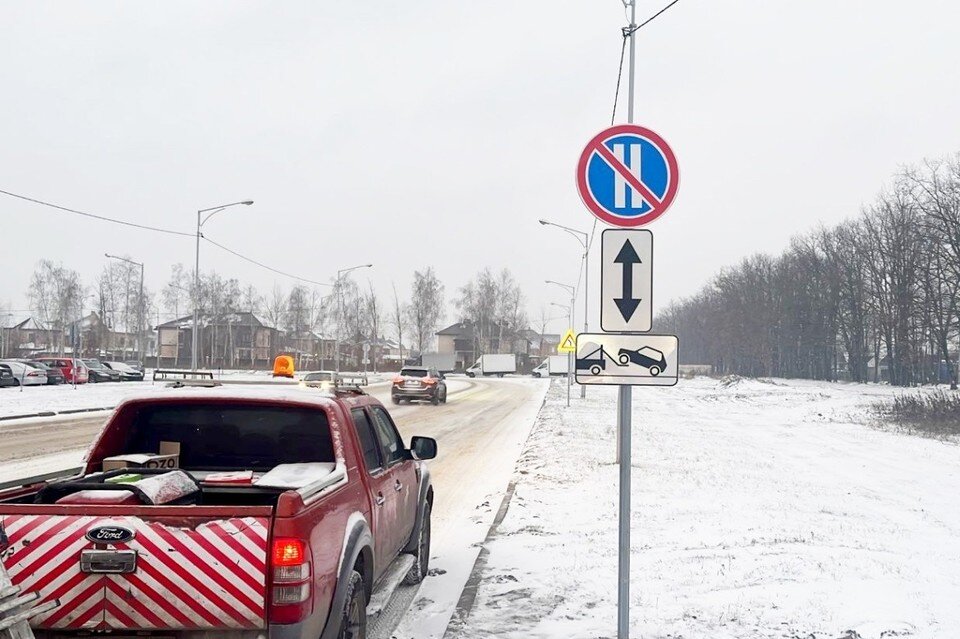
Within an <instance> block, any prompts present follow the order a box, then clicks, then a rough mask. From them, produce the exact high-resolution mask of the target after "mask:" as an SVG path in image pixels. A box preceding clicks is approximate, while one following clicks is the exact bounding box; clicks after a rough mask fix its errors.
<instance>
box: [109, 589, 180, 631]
mask: <svg viewBox="0 0 960 639" xmlns="http://www.w3.org/2000/svg"><path fill="white" fill-rule="evenodd" d="M131 585H132V582H131ZM107 588H108V589H109V590H110V592H112V593H113V594H114V595H116V596H117V597H120V598H121V599H122V600H123V601H124V602H125V603H126V604H127V605H128V606H130V607H131V608H132V609H133V610H135V611H136V613H137V614H138V615H140V616H141V617H143V618H144V619H146V620H147V622H148V623H150V624H151V627H153V628H166V627H168V626H169V625H170V623H169V622H168V621H167V620H166V619H164V618H163V617H161V616H160V615H158V614H157V613H155V612H154V611H153V610H151V609H150V607H149V606H147V604H146V603H144V602H143V601H141V600H140V598H139V597H135V596H131V594H132V593H128V592H127V591H126V590H124V589H123V586H121V585H120V584H118V583H117V582H115V581H113V580H112V579H108V580H107ZM136 588H137V589H138V590H140V587H139V586H136ZM141 592H143V591H142V590H141ZM144 598H147V595H146V594H144ZM148 602H149V603H150V604H152V605H153V606H155V607H157V608H164V610H166V606H162V605H160V604H159V603H158V602H155V601H153V600H152V599H148ZM164 602H166V600H164ZM173 618H174V619H176V618H177V617H176V616H175V615H174V616H173ZM190 627H193V623H192V622H191V623H190Z"/></svg>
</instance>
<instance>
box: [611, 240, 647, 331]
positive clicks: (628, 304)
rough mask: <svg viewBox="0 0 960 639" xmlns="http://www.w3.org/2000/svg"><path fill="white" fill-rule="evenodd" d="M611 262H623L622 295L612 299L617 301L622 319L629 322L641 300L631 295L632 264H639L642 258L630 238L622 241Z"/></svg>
mask: <svg viewBox="0 0 960 639" xmlns="http://www.w3.org/2000/svg"><path fill="white" fill-rule="evenodd" d="M613 262H614V264H623V297H621V298H615V299H614V300H613V301H614V302H616V303H617V308H619V309H620V314H621V315H623V320H624V321H625V322H629V321H630V318H631V317H633V314H634V312H635V311H636V310H637V307H638V306H640V302H641V301H642V300H640V299H636V298H634V297H633V265H634V264H641V263H642V260H641V259H640V256H639V255H637V252H636V250H634V248H633V244H631V243H630V240H627V241H626V242H624V243H623V247H621V249H620V252H619V253H617V257H616V258H614V260H613Z"/></svg>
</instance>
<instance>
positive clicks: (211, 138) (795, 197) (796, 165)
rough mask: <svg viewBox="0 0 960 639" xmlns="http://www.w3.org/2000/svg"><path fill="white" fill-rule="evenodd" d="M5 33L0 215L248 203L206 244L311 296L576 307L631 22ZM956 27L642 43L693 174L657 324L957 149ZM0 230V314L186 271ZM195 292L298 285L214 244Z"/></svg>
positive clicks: (197, 7) (606, 4) (215, 227)
mask: <svg viewBox="0 0 960 639" xmlns="http://www.w3.org/2000/svg"><path fill="white" fill-rule="evenodd" d="M664 4H666V0H658V1H657V2H653V1H652V0H640V1H639V4H638V7H639V8H638V15H640V16H647V15H650V14H652V13H654V12H655V11H657V10H658V9H659V8H660V7H662V6H663V5H664ZM0 10H2V14H3V20H2V24H0V84H2V96H3V97H2V99H0V130H2V131H3V136H2V144H0V189H4V190H8V191H14V192H18V193H23V194H26V195H29V196H32V197H36V198H40V199H45V200H50V201H53V202H56V203H59V204H62V205H65V206H70V207H74V208H79V209H83V210H87V211H90V212H94V213H99V214H102V215H108V216H115V217H120V218H124V219H128V220H131V221H135V222H139V223H144V224H155V225H159V226H164V227H170V228H175V229H179V230H183V231H187V232H190V231H192V230H193V225H194V224H195V219H196V218H195V211H196V210H197V209H198V208H204V207H208V206H213V205H216V204H220V203H223V202H232V201H236V200H242V199H247V198H250V199H254V200H256V204H255V205H254V206H252V207H237V208H234V209H231V210H230V211H229V212H224V213H222V214H220V215H219V216H217V218H215V219H214V220H213V221H212V222H211V223H210V225H209V226H208V227H207V228H206V229H205V231H206V232H207V234H208V235H209V236H210V237H211V238H213V239H216V240H217V241H219V242H221V243H223V244H225V245H228V246H230V247H231V248H234V249H235V250H238V251H240V252H243V253H245V254H248V255H250V256H251V257H254V258H255V259H259V260H261V261H264V262H267V263H269V264H271V265H274V266H276V267H278V268H281V269H283V270H286V271H291V272H294V273H298V274H302V275H303V276H305V277H309V278H312V279H318V280H328V279H329V278H330V277H331V276H332V275H333V273H334V272H335V271H336V270H337V269H338V268H343V267H345V266H352V265H354V264H357V263H361V262H373V263H374V264H375V268H374V269H373V270H372V271H370V272H368V273H364V274H363V275H362V276H361V278H360V281H361V282H363V283H364V284H365V283H366V279H367V278H368V277H369V278H370V279H371V280H372V282H373V283H374V285H375V286H376V287H377V288H378V290H379V291H381V292H382V293H383V294H384V295H387V294H388V293H389V291H390V289H391V283H392V282H396V284H397V286H398V288H400V290H401V291H402V292H404V293H405V292H406V291H407V290H408V287H409V281H410V279H411V276H412V272H413V270H414V269H415V268H421V267H424V266H427V265H432V266H434V267H435V269H436V270H437V272H438V274H439V275H440V277H441V278H442V279H443V281H444V282H445V283H446V287H447V297H448V299H450V298H452V297H453V296H454V295H455V293H456V289H457V288H458V287H459V286H461V285H463V284H464V283H465V282H466V281H467V280H468V279H469V278H470V277H471V276H472V275H473V274H474V273H476V272H477V271H478V270H479V269H481V268H482V267H484V266H490V267H492V268H494V269H500V268H502V267H504V266H508V267H509V268H510V269H511V270H512V271H513V272H514V273H515V275H516V276H517V277H518V279H519V280H520V282H521V284H522V285H523V288H524V290H525V292H526V294H527V297H528V300H529V306H528V309H529V313H530V315H531V316H532V317H536V316H537V315H538V314H539V309H540V307H541V305H543V304H546V303H548V302H550V301H563V298H564V295H563V294H562V291H560V290H559V289H555V290H551V289H550V288H549V287H546V286H545V285H544V284H543V280H544V279H547V278H551V279H558V280H561V281H576V278H577V272H578V268H579V256H578V252H577V245H576V242H575V240H573V239H572V238H570V237H569V236H566V235H565V234H563V233H562V232H560V231H558V230H556V229H547V228H543V227H541V226H539V225H538V224H537V218H539V217H546V218H548V219H551V220H555V221H557V222H560V223H563V224H567V225H570V226H575V227H578V228H582V229H586V230H589V228H590V227H591V225H592V222H593V218H592V216H591V215H590V214H589V213H588V212H587V210H586V209H585V208H584V207H583V205H582V204H581V203H580V201H579V198H578V196H577V193H576V189H575V185H574V168H575V165H576V161H577V158H578V155H579V153H580V150H581V148H582V146H583V145H584V144H585V143H586V141H587V140H589V138H590V137H592V136H593V135H594V134H595V133H596V132H597V131H599V130H600V129H602V128H603V127H605V126H606V125H608V124H609V121H610V110H611V106H612V100H613V93H614V87H615V82H616V71H617V62H618V60H619V54H620V39H621V38H620V32H619V29H620V27H621V26H622V25H623V24H625V20H624V9H623V7H622V5H621V3H620V1H619V0H559V1H556V2H527V1H523V0H484V1H482V2H451V1H450V0H446V1H443V2H441V1H439V0H419V1H418V0H405V1H403V2H400V1H393V0H383V1H380V2H367V3H361V2H346V1H342V0H339V1H334V0H327V1H325V2H268V1H264V2H233V1H231V2H211V1H204V2H174V1H169V0H167V1H164V2H154V3H138V2H84V3H74V2H40V1H30V2H25V1H19V2H10V1H0ZM958 25H960V5H958V4H957V3H955V2H948V1H946V0H943V1H934V0H917V1H915V2H903V1H902V0H899V1H897V2H894V1H892V0H880V1H878V0H871V1H869V2H868V1H866V0H844V1H842V2H837V1H836V0H833V1H828V0H808V1H806V2H782V1H772V0H752V1H747V0H739V1H734V0H731V1H729V2H717V1H712V2H707V1H704V0H681V1H680V3H679V4H677V5H676V6H675V7H674V8H672V9H671V10H670V11H668V12H667V13H666V14H664V15H663V16H662V17H661V18H659V19H658V20H657V21H655V22H654V23H652V24H651V25H650V26H649V27H647V28H645V29H643V30H642V31H641V32H640V33H639V41H638V61H639V64H638V72H637V86H638V93H637V105H638V106H637V121H638V123H641V124H644V125H645V126H648V127H650V128H652V129H653V130H655V131H657V132H658V133H659V134H661V135H662V136H664V137H665V138H666V139H667V140H668V141H669V142H670V144H671V146H672V147H673V149H674V150H675V151H676V153H677V155H678V157H679V162H680V171H681V175H682V179H681V186H680V191H679V195H678V197H677V200H676V202H675V204H674V206H673V208H672V209H671V210H670V212H669V213H667V214H666V215H665V216H663V217H661V218H660V219H659V220H657V221H656V222H655V223H654V224H652V225H651V227H650V228H651V229H652V230H653V232H654V234H655V255H656V272H655V289H654V290H655V300H656V306H657V307H662V306H663V305H664V304H666V303H667V301H669V300H670V299H671V298H675V297H678V296H684V295H689V294H691V293H693V292H695V291H696V290H697V289H698V288H699V287H700V286H701V285H702V284H703V283H704V282H705V281H707V280H708V279H709V278H710V276H711V275H712V274H714V273H715V272H716V271H717V270H718V269H719V268H721V267H723V266H725V265H728V264H731V263H734V262H736V261H738V260H739V259H740V258H742V257H744V256H746V255H748V254H750V253H754V252H757V251H770V252H776V251H779V250H780V249H781V248H782V247H783V246H784V245H786V243H787V242H788V241H789V238H790V237H791V236H792V235H795V234H797V233H802V232H804V231H807V230H810V229H813V228H814V227H815V226H816V225H817V224H818V223H826V224H832V223H834V222H837V221H839V220H841V219H843V218H845V217H849V216H851V215H854V214H856V213H857V211H858V209H859V207H860V206H861V204H863V203H865V202H868V201H870V200H871V199H872V198H873V196H874V194H875V193H876V192H877V190H878V189H879V188H880V187H881V186H882V185H883V184H884V183H885V182H886V181H888V180H889V178H890V176H891V175H892V174H893V173H894V172H895V171H896V170H897V169H898V167H899V166H901V165H903V164H909V163H915V162H918V161H920V160H921V159H923V158H924V157H937V156H942V155H945V154H949V153H954V152H957V151H958V150H960V117H958V114H960V79H958V73H957V60H958V59H960V37H958V29H960V27H958ZM624 87H625V82H624ZM625 104H626V102H625V100H621V109H620V111H618V121H625V117H626V108H625ZM0 218H2V224H0V237H2V242H0V244H2V253H0V255H2V258H0V264H2V274H0V302H3V301H8V302H10V304H11V305H12V306H13V307H14V308H17V309H21V308H26V306H27V298H26V288H27V283H28V281H29V276H30V274H31V272H32V270H33V268H34V265H35V263H36V262H37V261H38V260H39V259H41V258H44V257H46V258H51V259H54V260H59V261H62V262H63V264H64V265H66V266H69V267H71V268H74V269H77V270H78V271H80V272H81V274H82V276H83V277H84V279H85V280H86V281H87V282H88V283H92V282H93V281H94V279H95V277H96V275H97V273H98V272H99V271H100V269H101V268H102V267H103V265H104V262H105V259H104V258H103V257H102V256H103V253H104V252H105V251H106V252H110V253H119V254H128V255H130V256H131V257H133V258H134V259H137V260H140V261H144V262H145V263H146V269H147V272H146V279H147V283H148V285H149V286H150V287H151V288H152V289H154V290H158V289H159V288H160V287H161V286H162V285H163V283H164V282H165V281H166V279H167V276H168V274H169V271H170V266H171V264H173V263H175V262H182V263H184V264H185V265H187V266H188V268H190V267H192V262H193V250H194V246H193V241H192V240H191V239H189V238H178V237H174V236H163V235H156V234H152V233H147V232H143V231H138V230H134V229H126V228H121V227H115V226H112V225H108V224H104V223H100V222H96V221H91V220H87V219H82V218H78V217H74V216H69V215H66V214H62V213H57V212H55V211H52V210H48V209H44V208H41V207H37V206H34V205H31V204H27V203H24V202H20V201H16V200H12V199H10V198H7V197H5V196H0ZM600 228H602V225H600V226H598V230H599V229H600ZM595 257H596V259H595V261H594V263H595V264H596V263H598V262H599V253H598V252H597V253H596V256H595ZM201 268H202V269H204V270H206V269H209V268H215V269H216V270H217V271H218V272H219V273H221V274H222V275H224V276H232V277H237V278H239V279H240V280H241V281H242V282H250V283H253V284H255V285H256V286H258V287H259V288H260V289H262V291H263V292H267V291H268V290H269V289H270V288H271V287H272V286H273V284H274V282H278V283H280V284H282V285H283V286H284V287H285V288H289V287H290V286H291V284H292V281H290V280H286V279H284V278H280V277H277V276H275V275H273V274H272V273H269V272H267V271H263V270H261V269H258V268H257V267H255V266H252V265H249V264H246V263H244V262H242V261H240V260H238V259H237V258H235V257H233V256H231V255H228V254H225V253H223V252H221V251H219V250H218V249H216V248H213V247H209V246H206V247H204V248H203V253H202V256H201ZM592 289H593V290H592V292H591V294H592V295H593V294H594V292H595V291H597V287H596V286H592ZM591 304H592V306H593V307H594V308H596V307H597V304H595V303H593V301H591ZM580 308H582V302H580V303H578V313H579V309H580ZM554 310H557V309H554ZM451 315H452V314H451ZM447 319H448V320H452V319H453V317H452V316H451V317H448V318H447ZM581 322H582V320H580V319H578V320H577V323H578V325H579V324H580V323H581ZM552 327H553V328H554V330H560V328H561V326H560V323H555V324H553V326H552Z"/></svg>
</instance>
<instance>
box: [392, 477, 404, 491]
mask: <svg viewBox="0 0 960 639" xmlns="http://www.w3.org/2000/svg"><path fill="white" fill-rule="evenodd" d="M393 489H394V490H395V491H397V492H398V493H399V492H400V491H401V490H403V484H401V483H400V480H399V479H398V480H397V483H395V484H394V485H393Z"/></svg>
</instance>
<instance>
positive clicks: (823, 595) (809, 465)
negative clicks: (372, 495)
mask: <svg viewBox="0 0 960 639" xmlns="http://www.w3.org/2000/svg"><path fill="white" fill-rule="evenodd" d="M587 392H588V398H587V400H586V401H582V400H579V398H576V399H574V405H573V406H572V407H571V408H570V409H566V408H565V407H564V405H563V403H564V397H565V389H564V388H563V384H562V382H557V381H555V382H554V384H553V386H552V388H551V390H550V392H549V394H548V399H547V404H546V405H545V407H544V409H543V411H542V412H541V414H540V417H539V419H538V422H537V424H536V426H535V428H534V431H533V433H532V434H531V437H530V439H529V441H528V443H527V447H526V449H525V451H524V453H523V455H522V456H521V458H520V462H519V463H518V468H517V471H516V474H515V479H516V481H517V486H516V493H515V495H514V498H513V500H512V502H511V505H510V509H509V512H508V513H507V516H506V518H505V520H504V521H503V523H502V524H501V525H500V527H499V528H498V530H497V534H496V536H495V538H494V539H493V540H492V541H491V542H490V543H489V544H488V546H487V547H488V549H489V551H490V554H489V557H488V562H487V564H486V568H485V569H484V570H483V572H482V581H481V584H480V588H479V593H478V596H477V599H476V602H475V606H474V608H473V609H472V612H471V613H470V615H469V617H468V618H467V621H466V624H465V626H464V627H463V628H462V629H461V630H460V631H459V632H457V633H454V636H457V637H464V638H474V637H515V638H520V637H523V638H525V639H527V638H531V637H613V636H615V635H616V574H617V561H616V550H617V541H616V540H617V536H616V526H617V466H616V465H615V464H614V463H612V462H613V459H614V455H615V430H614V429H615V422H614V420H615V406H614V401H615V395H616V390H615V389H613V388H603V389H601V388H596V387H594V388H590V389H588V391H587ZM897 392H900V391H898V390H895V389H890V388H887V387H877V386H858V385H844V384H828V383H813V382H788V381H783V380H775V381H767V382H761V381H753V380H744V381H740V382H738V383H735V384H733V385H729V386H724V385H723V384H721V383H720V382H719V381H718V380H715V379H709V378H697V379H694V380H682V381H681V382H680V385H678V386H677V387H676V388H673V389H640V388H638V389H635V391H634V414H633V419H634V450H633V456H634V469H633V479H634V481H633V516H632V526H633V537H632V597H631V599H632V611H631V628H632V636H634V637H647V638H653V637H657V638H666V637H672V638H679V637H683V638H685V639H695V638H704V639H707V638H709V639H722V638H744V639H746V638H751V639H753V638H757V637H778V638H781V637H782V638H792V639H839V638H844V639H856V638H862V639H880V638H881V637H912V638H930V639H932V638H952V637H960V447H958V445H957V444H956V443H951V442H945V441H940V440H936V439H931V438H925V437H921V436H916V435H910V434H904V433H898V432H894V431H893V430H890V429H883V428H877V427H874V426H871V425H870V423H869V422H870V421H871V417H870V415H869V414H868V413H869V406H870V405H871V404H872V403H874V402H876V401H877V400H879V399H881V398H883V397H890V396H892V395H893V394H894V393H897Z"/></svg>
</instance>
